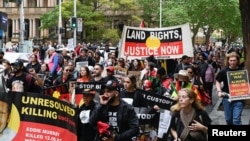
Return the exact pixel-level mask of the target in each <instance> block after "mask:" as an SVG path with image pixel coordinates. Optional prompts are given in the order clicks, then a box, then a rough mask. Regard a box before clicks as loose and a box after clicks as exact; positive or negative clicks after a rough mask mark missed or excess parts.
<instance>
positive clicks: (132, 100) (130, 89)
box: [120, 75, 147, 107]
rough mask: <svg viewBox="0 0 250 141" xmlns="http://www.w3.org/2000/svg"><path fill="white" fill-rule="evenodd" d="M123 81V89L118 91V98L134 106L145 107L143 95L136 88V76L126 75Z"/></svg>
mask: <svg viewBox="0 0 250 141" xmlns="http://www.w3.org/2000/svg"><path fill="white" fill-rule="evenodd" d="M123 81H124V83H123V85H124V89H123V90H122V91H121V92H120V98H121V99H123V100H124V101H126V102H127V103H128V104H131V105H133V106H134V107H147V104H146V102H145V100H144V98H143V95H142V94H141V93H140V92H139V91H138V90H137V86H136V82H137V81H136V77H135V76H134V75H128V76H126V77H124V78H123Z"/></svg>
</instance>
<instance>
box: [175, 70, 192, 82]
mask: <svg viewBox="0 0 250 141" xmlns="http://www.w3.org/2000/svg"><path fill="white" fill-rule="evenodd" d="M174 78H175V79H178V80H182V81H189V77H188V73H187V70H179V72H178V73H175V74H174Z"/></svg>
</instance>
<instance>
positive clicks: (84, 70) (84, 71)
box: [77, 66, 92, 82]
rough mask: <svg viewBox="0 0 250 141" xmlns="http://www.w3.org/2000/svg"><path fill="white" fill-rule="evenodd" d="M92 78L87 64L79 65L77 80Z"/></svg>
mask: <svg viewBox="0 0 250 141" xmlns="http://www.w3.org/2000/svg"><path fill="white" fill-rule="evenodd" d="M91 79H92V75H91V73H90V70H89V68H88V67H87V66H82V67H80V73H79V78H78V79H77V82H89V81H90V80H91Z"/></svg>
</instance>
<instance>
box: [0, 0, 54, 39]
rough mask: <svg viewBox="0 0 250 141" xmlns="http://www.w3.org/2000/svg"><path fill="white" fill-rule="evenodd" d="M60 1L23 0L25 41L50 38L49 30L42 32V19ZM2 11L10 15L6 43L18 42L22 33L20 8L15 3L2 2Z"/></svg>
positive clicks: (0, 2)
mask: <svg viewBox="0 0 250 141" xmlns="http://www.w3.org/2000/svg"><path fill="white" fill-rule="evenodd" d="M58 3H59V0H23V4H24V8H23V9H24V25H25V32H24V38H25V39H36V40H39V39H43V38H45V37H48V35H49V31H48V30H47V29H43V30H40V29H39V27H40V26H41V24H42V23H41V20H40V17H41V15H43V14H44V13H46V12H48V11H51V10H53V9H54V8H55V7H56V5H58ZM0 11H2V12H5V13H7V14H8V25H7V32H6V33H5V36H6V37H5V39H6V42H8V41H12V42H18V41H19V33H20V8H19V5H18V4H16V3H13V2H9V3H7V2H5V0H0Z"/></svg>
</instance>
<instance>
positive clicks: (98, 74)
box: [91, 64, 105, 82]
mask: <svg viewBox="0 0 250 141" xmlns="http://www.w3.org/2000/svg"><path fill="white" fill-rule="evenodd" d="M103 69H104V68H103V66H102V65H101V64H95V66H94V74H93V77H92V79H91V82H97V81H99V82H101V81H105V79H104V77H102V72H103Z"/></svg>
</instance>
